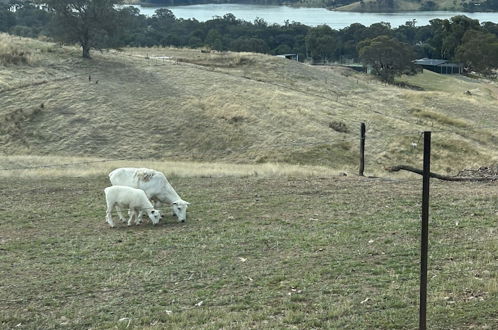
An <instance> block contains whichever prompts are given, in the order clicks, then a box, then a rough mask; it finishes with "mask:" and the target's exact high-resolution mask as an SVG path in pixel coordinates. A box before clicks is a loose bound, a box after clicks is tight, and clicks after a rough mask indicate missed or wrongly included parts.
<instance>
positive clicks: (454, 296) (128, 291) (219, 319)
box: [0, 174, 498, 329]
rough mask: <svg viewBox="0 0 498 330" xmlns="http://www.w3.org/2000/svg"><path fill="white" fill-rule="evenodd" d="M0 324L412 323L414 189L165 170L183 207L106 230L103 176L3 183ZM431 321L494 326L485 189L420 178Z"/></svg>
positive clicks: (493, 221)
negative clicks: (428, 184) (427, 196)
mask: <svg viewBox="0 0 498 330" xmlns="http://www.w3.org/2000/svg"><path fill="white" fill-rule="evenodd" d="M0 182H1V184H0V194H1V196H2V203H1V205H0V278H1V281H0V325H1V326H0V327H1V328H20V329H30V328H31V329H34V328H37V329H40V328H43V329H54V328H61V327H67V328H75V329H82V328H93V329H103V328H115V327H116V328H119V329H125V328H135V327H137V328H145V329H164V328H196V329H198V328H203V329H219V328H301V329H309V328H329V329H337V328H351V329H382V328H398V329H399V328H404V329H413V328H416V327H417V316H418V307H417V303H418V271H419V264H418V260H419V255H418V250H419V214H420V206H419V204H420V189H421V183H420V180H419V179H418V178H417V179H415V180H387V179H362V178H353V177H328V178H326V177H323V176H308V177H306V176H304V177H303V176H301V177H294V176H267V177H260V176H246V177H236V176H224V177H214V176H213V177H191V176H184V177H175V178H174V182H173V184H174V186H175V188H176V189H177V190H178V191H179V193H180V194H181V196H182V197H184V198H185V199H186V200H188V201H190V202H191V203H192V205H191V208H190V209H189V219H188V221H187V222H186V223H185V224H179V223H177V222H176V221H175V220H173V219H172V217H171V216H169V215H168V217H167V218H166V220H165V221H164V222H162V223H161V224H160V225H158V226H156V227H153V226H152V225H151V224H150V223H144V224H142V225H140V226H133V227H130V228H128V227H126V226H125V225H124V224H120V225H119V226H118V227H117V228H115V229H109V228H108V226H107V224H106V223H105V222H104V212H105V207H104V204H105V203H104V198H103V192H102V189H103V188H104V187H106V186H107V185H108V181H107V178H106V176H105V175H104V174H98V175H86V176H81V177H70V176H61V177H57V176H45V175H42V176H38V177H35V176H20V177H12V178H9V177H5V176H4V177H0ZM431 192H432V196H431V198H432V200H431V202H432V203H431V204H432V209H431V212H432V213H431V224H430V247H429V252H430V260H429V270H430V271H429V306H428V325H429V327H430V328H431V329H450V328H451V329H465V328H473V327H476V328H487V329H491V328H492V327H494V326H495V325H496V323H497V315H496V301H497V298H498V280H497V279H498V276H497V275H498V273H497V266H496V265H497V263H496V261H497V255H496V251H497V250H498V244H497V240H496V236H497V235H496V234H497V216H498V214H497V211H498V210H497V205H498V186H497V185H496V183H490V184H482V183H481V184H475V183H451V184H450V183H443V182H438V181H433V183H432V191H431Z"/></svg>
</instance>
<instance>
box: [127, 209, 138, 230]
mask: <svg viewBox="0 0 498 330" xmlns="http://www.w3.org/2000/svg"><path fill="white" fill-rule="evenodd" d="M128 213H129V215H130V218H129V219H128V226H131V222H132V220H133V217H134V216H135V217H136V215H137V211H136V210H135V209H130V211H129V212H128Z"/></svg>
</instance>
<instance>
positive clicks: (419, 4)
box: [334, 0, 484, 12]
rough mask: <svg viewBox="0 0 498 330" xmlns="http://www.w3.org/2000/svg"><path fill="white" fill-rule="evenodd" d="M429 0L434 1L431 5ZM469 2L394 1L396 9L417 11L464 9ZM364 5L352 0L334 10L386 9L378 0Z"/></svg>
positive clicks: (366, 0)
mask: <svg viewBox="0 0 498 330" xmlns="http://www.w3.org/2000/svg"><path fill="white" fill-rule="evenodd" d="M428 2H429V3H430V2H432V3H434V6H433V7H431V6H430V5H429V4H428ZM465 2H467V1H465V0H430V1H428V0H422V1H414V0H395V1H394V6H395V7H394V8H393V10H394V11H417V10H456V11H460V10H463V4H464V3H465ZM472 2H473V3H481V2H484V0H475V1H472ZM363 3H364V5H363V6H362V5H361V2H360V1H356V2H352V3H351V4H349V5H346V6H342V7H338V8H335V9H334V10H340V11H367V12H369V11H373V12H376V11H386V10H385V8H383V7H382V4H380V2H379V1H378V0H364V1H363Z"/></svg>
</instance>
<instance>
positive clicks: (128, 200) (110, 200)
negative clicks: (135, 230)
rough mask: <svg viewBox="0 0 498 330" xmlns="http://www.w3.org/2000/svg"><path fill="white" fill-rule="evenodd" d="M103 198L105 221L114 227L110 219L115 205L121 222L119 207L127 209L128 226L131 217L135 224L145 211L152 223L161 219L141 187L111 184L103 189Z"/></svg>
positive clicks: (122, 219)
mask: <svg viewBox="0 0 498 330" xmlns="http://www.w3.org/2000/svg"><path fill="white" fill-rule="evenodd" d="M104 192H105V200H106V203H107V212H106V217H105V219H106V221H107V223H108V224H109V225H110V226H111V227H114V222H113V221H112V215H111V212H112V209H113V208H114V207H115V208H116V211H117V212H118V216H119V219H120V220H121V221H123V222H125V221H126V220H125V219H124V217H123V215H122V214H121V208H128V209H129V212H128V214H129V216H130V218H129V219H128V226H131V222H132V220H133V217H135V224H137V225H138V224H139V223H140V219H142V214H143V212H144V211H145V212H147V215H148V216H149V219H150V220H151V221H152V223H153V224H154V225H156V224H157V223H159V220H160V219H161V213H160V212H159V211H157V210H155V209H154V207H153V206H152V203H151V202H150V201H149V199H148V198H147V195H146V194H145V192H144V191H143V190H141V189H135V188H131V187H126V186H112V187H107V188H105V189H104Z"/></svg>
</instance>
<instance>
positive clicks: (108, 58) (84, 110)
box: [0, 35, 498, 174]
mask: <svg viewBox="0 0 498 330" xmlns="http://www.w3.org/2000/svg"><path fill="white" fill-rule="evenodd" d="M0 38H1V41H0V44H1V46H0V61H2V63H3V64H2V67H1V71H0V104H2V107H1V108H0V123H1V124H0V152H1V153H2V154H3V155H4V156H8V155H52V156H79V157H88V156H92V157H100V158H113V159H114V158H134V159H140V158H143V159H150V160H195V161H218V162H228V163H234V162H236V163H265V162H284V163H290V164H308V165H320V166H327V167H331V168H334V169H336V170H345V171H348V172H356V168H357V158H358V151H357V149H358V147H357V146H358V136H357V135H358V134H357V132H358V130H359V125H360V122H366V123H367V155H366V157H367V173H372V174H374V173H379V172H382V171H383V168H384V167H385V166H391V165H394V164H398V163H408V164H412V165H415V166H418V167H420V163H421V154H422V150H421V145H420V143H419V142H420V134H419V132H420V131H423V130H432V131H434V132H435V133H434V136H433V144H434V145H433V152H434V156H433V168H434V170H435V171H441V172H450V173H455V172H456V171H458V170H459V169H462V168H464V167H478V166H481V165H488V164H490V163H494V162H497V160H498V148H497V145H498V133H496V132H497V129H496V125H497V120H496V118H498V107H497V98H498V92H497V86H496V83H494V82H482V81H475V80H468V79H462V78H458V77H450V76H445V77H442V76H438V75H430V74H424V75H421V76H419V77H415V78H410V79H412V80H410V84H412V85H418V86H419V87H420V88H423V89H426V90H425V91H418V90H413V89H402V88H398V87H393V86H386V85H384V84H381V83H379V82H377V81H375V80H373V79H371V77H369V76H366V75H363V74H360V73H356V72H353V71H350V70H348V69H344V68H331V67H311V66H308V65H305V64H302V63H297V62H293V61H289V60H284V59H281V58H276V57H271V56H265V55H257V54H249V53H240V54H239V53H206V52H201V51H200V50H189V49H170V48H151V49H124V50H123V51H119V52H117V51H112V52H104V53H99V52H95V53H93V55H94V58H93V59H92V60H83V59H81V58H80V57H79V56H80V51H79V49H77V48H72V47H60V46H58V45H56V44H52V43H47V42H42V41H35V40H29V39H22V38H17V37H16V38H13V37H10V36H7V35H1V36H0ZM467 90H468V91H470V93H466V91H467ZM493 125H494V126H493Z"/></svg>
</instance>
